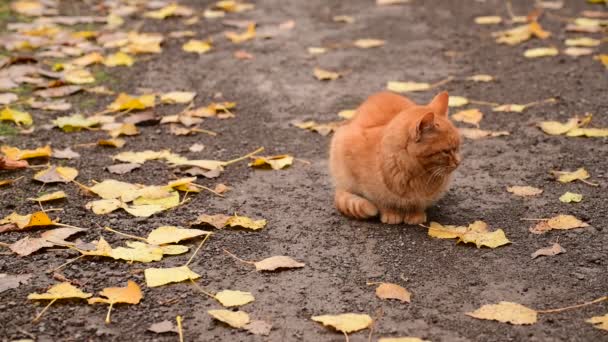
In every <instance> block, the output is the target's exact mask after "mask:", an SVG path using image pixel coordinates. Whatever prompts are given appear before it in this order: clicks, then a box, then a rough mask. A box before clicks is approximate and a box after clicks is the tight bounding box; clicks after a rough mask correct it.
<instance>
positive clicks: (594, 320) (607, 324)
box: [585, 314, 608, 331]
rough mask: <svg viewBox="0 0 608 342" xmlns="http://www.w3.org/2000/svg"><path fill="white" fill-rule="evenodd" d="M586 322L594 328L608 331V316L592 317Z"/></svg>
mask: <svg viewBox="0 0 608 342" xmlns="http://www.w3.org/2000/svg"><path fill="white" fill-rule="evenodd" d="M585 322H587V323H591V324H593V327H594V328H596V329H602V330H607V331H608V314H605V315H604V316H594V317H591V318H589V319H588V320H586V321H585Z"/></svg>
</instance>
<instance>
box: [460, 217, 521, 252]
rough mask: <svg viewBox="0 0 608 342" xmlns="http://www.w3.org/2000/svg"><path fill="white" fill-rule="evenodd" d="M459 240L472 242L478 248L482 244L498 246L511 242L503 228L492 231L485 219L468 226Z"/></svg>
mask: <svg viewBox="0 0 608 342" xmlns="http://www.w3.org/2000/svg"><path fill="white" fill-rule="evenodd" d="M458 242H464V243H469V242H472V243H474V244H475V245H476V246H477V248H479V247H482V246H486V247H490V248H496V247H499V246H503V245H506V244H508V243H511V241H509V239H507V237H506V236H505V232H504V231H503V230H502V229H498V230H495V231H493V232H490V231H488V226H487V224H486V223H485V222H483V221H475V222H473V223H471V224H470V225H469V227H468V228H467V231H466V232H465V233H464V234H462V235H461V236H459V238H458Z"/></svg>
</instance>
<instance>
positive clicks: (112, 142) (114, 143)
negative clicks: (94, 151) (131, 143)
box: [97, 138, 127, 148]
mask: <svg viewBox="0 0 608 342" xmlns="http://www.w3.org/2000/svg"><path fill="white" fill-rule="evenodd" d="M126 143H127V141H126V140H125V139H120V138H118V139H101V140H98V141H97V145H99V146H110V147H116V148H121V147H123V146H125V144H126Z"/></svg>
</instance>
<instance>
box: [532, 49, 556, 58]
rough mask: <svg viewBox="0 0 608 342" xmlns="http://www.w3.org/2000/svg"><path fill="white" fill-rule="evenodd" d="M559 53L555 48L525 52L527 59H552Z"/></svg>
mask: <svg viewBox="0 0 608 342" xmlns="http://www.w3.org/2000/svg"><path fill="white" fill-rule="evenodd" d="M558 54H559V51H558V50H557V49H556V48H553V47H549V48H547V47H545V48H534V49H528V50H526V51H525V52H524V57H526V58H538V57H551V56H557V55H558Z"/></svg>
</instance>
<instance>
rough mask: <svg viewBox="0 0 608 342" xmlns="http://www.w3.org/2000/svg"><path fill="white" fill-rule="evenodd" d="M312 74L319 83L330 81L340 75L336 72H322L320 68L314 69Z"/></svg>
mask: <svg viewBox="0 0 608 342" xmlns="http://www.w3.org/2000/svg"><path fill="white" fill-rule="evenodd" d="M313 74H314V76H315V77H316V78H317V79H318V80H319V81H332V80H335V79H337V78H338V77H340V74H339V73H337V72H333V71H329V70H324V69H321V68H314V69H313Z"/></svg>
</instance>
